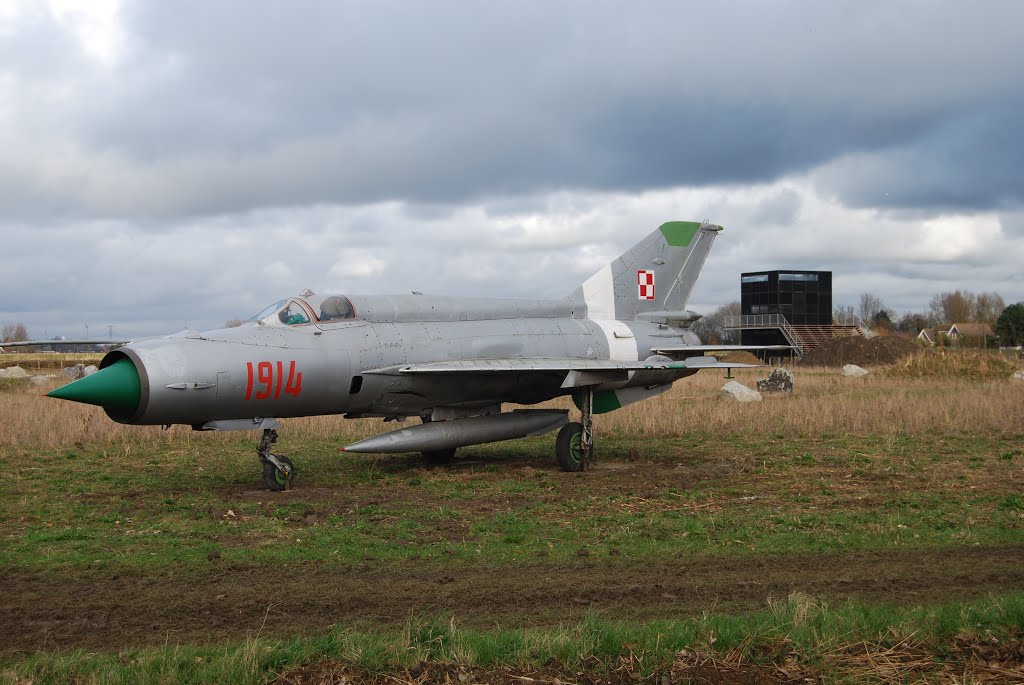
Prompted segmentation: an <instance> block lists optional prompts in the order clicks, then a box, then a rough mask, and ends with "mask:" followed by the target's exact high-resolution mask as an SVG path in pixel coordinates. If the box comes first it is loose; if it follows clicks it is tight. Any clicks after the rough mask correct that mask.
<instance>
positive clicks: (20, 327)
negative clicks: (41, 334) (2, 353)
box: [0, 323, 28, 342]
mask: <svg viewBox="0 0 1024 685" xmlns="http://www.w3.org/2000/svg"><path fill="white" fill-rule="evenodd" d="M24 340H28V329H27V328H25V324H23V323H5V324H4V325H3V326H0V341H3V342H22V341H24Z"/></svg>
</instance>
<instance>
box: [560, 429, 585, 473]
mask: <svg viewBox="0 0 1024 685" xmlns="http://www.w3.org/2000/svg"><path fill="white" fill-rule="evenodd" d="M582 439H583V426H582V425H581V424H580V423H577V422H575V421H573V422H572V423H567V424H565V425H564V426H562V429H561V430H560V431H558V437H557V438H555V456H556V457H558V465H559V466H561V467H562V470H563V471H569V472H570V473H572V472H576V471H582V470H583V461H584V459H583V453H582V452H580V440H582ZM591 449H593V448H591Z"/></svg>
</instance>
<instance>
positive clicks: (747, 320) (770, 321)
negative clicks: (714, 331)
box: [724, 314, 807, 357]
mask: <svg viewBox="0 0 1024 685" xmlns="http://www.w3.org/2000/svg"><path fill="white" fill-rule="evenodd" d="M724 327H725V328H726V329H729V330H740V329H744V328H746V329H757V328H761V329H764V328H777V329H779V330H780V331H782V335H783V336H785V338H786V342H788V343H789V344H790V345H792V346H793V351H794V352H796V354H797V356H800V357H802V356H804V354H806V353H807V350H806V349H805V348H806V345H805V343H804V341H803V339H802V338H801V337H800V334H799V333H797V332H796V329H794V328H793V327H792V326H791V325H790V323H789V322H788V321H786V317H785V316H783V315H782V314H743V315H742V316H727V317H725V326H724Z"/></svg>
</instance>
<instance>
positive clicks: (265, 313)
mask: <svg viewBox="0 0 1024 685" xmlns="http://www.w3.org/2000/svg"><path fill="white" fill-rule="evenodd" d="M355 318H356V312H355V308H353V307H352V302H351V301H349V299H348V298H347V297H345V296H344V295H328V296H326V297H318V296H313V297H307V298H305V299H302V298H298V297H290V298H288V299H286V300H280V301H278V302H275V303H274V304H272V305H270V306H269V307H267V308H265V309H263V310H262V311H261V312H259V313H258V314H256V315H255V316H253V317H252V318H251V319H249V321H253V322H256V323H258V324H261V325H264V326H301V325H304V324H309V323H338V322H341V321H347V320H351V319H355Z"/></svg>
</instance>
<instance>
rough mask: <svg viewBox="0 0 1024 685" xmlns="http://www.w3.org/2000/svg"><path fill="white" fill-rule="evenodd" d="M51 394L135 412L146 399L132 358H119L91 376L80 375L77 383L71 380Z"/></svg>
mask: <svg viewBox="0 0 1024 685" xmlns="http://www.w3.org/2000/svg"><path fill="white" fill-rule="evenodd" d="M47 396H48V397H56V398H58V399H62V400H71V401H72V402H83V403H85V404H96V405H99V406H101V407H109V408H111V409H120V410H121V411H134V410H135V408H136V407H138V406H139V400H141V399H142V383H141V381H139V372H138V371H136V370H135V364H133V363H132V362H131V360H130V359H119V360H118V361H116V362H114V363H113V364H111V365H110V366H108V367H107V368H105V369H100V370H99V371H97V372H96V373H94V374H92V375H91V376H86V377H85V378H80V379H78V380H77V381H75V382H74V383H68V384H67V385H65V386H62V387H60V388H57V389H56V390H53V391H52V392H49V393H47Z"/></svg>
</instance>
